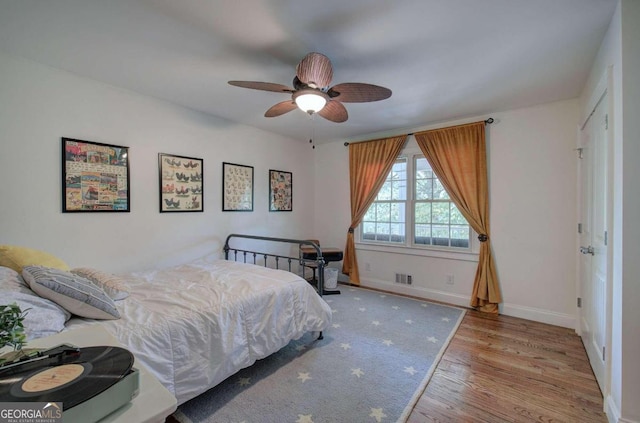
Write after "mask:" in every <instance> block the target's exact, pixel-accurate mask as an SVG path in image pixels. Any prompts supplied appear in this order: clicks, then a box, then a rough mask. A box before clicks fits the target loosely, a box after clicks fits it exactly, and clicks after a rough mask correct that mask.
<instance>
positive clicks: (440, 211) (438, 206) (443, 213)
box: [432, 203, 449, 224]
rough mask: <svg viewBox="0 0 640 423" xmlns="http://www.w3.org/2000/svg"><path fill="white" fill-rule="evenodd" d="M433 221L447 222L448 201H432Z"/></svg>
mask: <svg viewBox="0 0 640 423" xmlns="http://www.w3.org/2000/svg"><path fill="white" fill-rule="evenodd" d="M432 216H433V222H434V223H446V224H449V203H433V215H432Z"/></svg>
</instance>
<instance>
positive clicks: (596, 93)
mask: <svg viewBox="0 0 640 423" xmlns="http://www.w3.org/2000/svg"><path fill="white" fill-rule="evenodd" d="M613 93H614V91H613V66H608V67H607V69H606V71H605V72H604V74H603V75H602V76H601V77H600V80H599V81H598V84H597V85H596V87H595V88H594V90H593V91H592V92H591V93H590V96H589V102H588V103H587V104H586V108H585V109H584V110H582V111H581V113H583V115H582V116H581V120H580V124H579V125H578V128H577V129H578V131H577V132H578V133H577V137H576V145H577V150H578V152H579V151H580V148H581V133H582V130H583V128H584V127H585V126H586V125H587V123H588V121H589V119H590V118H591V115H592V114H593V112H594V111H595V109H596V107H597V105H598V103H599V102H600V99H601V98H602V97H603V96H604V95H605V94H606V95H607V105H606V107H607V109H606V113H607V115H608V122H609V126H608V130H607V133H606V140H607V141H606V142H607V158H606V160H607V166H606V169H607V186H606V192H607V193H608V195H607V196H606V198H605V207H606V215H607V222H606V223H607V236H608V239H607V257H606V261H607V276H606V287H605V290H606V295H607V302H606V304H605V316H604V318H605V348H606V354H605V360H604V361H605V363H604V366H605V368H604V373H605V374H604V383H603V386H601V387H600V388H601V390H602V395H603V398H604V399H605V401H603V402H604V403H605V404H606V398H607V397H608V396H609V394H610V392H611V363H612V360H611V357H612V327H613V308H612V307H613V248H612V247H613V195H612V193H613V188H614V184H613V169H614V163H613V152H614V150H613V141H614V136H613V129H614V128H613V125H612V123H613V122H614V119H613V110H614V107H613V106H614V99H613ZM577 168H578V170H577V173H578V177H577V181H576V183H577V194H578V195H577V203H576V211H577V215H576V217H577V222H580V218H581V206H582V186H581V183H582V179H581V177H582V175H581V171H580V166H578V167H577ZM579 247H580V234H579V233H578V231H577V230H576V271H577V273H576V276H577V277H576V297H577V298H581V296H582V280H583V278H582V268H581V266H580V260H581V257H580V256H581V253H580V252H579ZM581 319H582V311H581V309H580V308H579V307H578V306H577V304H576V328H575V330H576V333H577V334H578V335H582V333H581V332H582V330H581Z"/></svg>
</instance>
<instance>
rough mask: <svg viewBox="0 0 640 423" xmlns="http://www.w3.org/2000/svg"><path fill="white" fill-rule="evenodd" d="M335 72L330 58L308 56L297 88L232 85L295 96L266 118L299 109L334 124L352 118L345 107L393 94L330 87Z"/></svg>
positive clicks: (368, 87) (356, 85) (352, 85)
mask: <svg viewBox="0 0 640 423" xmlns="http://www.w3.org/2000/svg"><path fill="white" fill-rule="evenodd" d="M332 78H333V68H332V66H331V61H330V60H329V58H328V57H327V56H325V55H324V54H320V53H309V54H307V55H306V56H305V57H304V58H303V59H302V60H301V61H300V63H298V66H296V76H295V77H294V78H293V88H290V87H287V86H286V85H281V84H276V83H272V82H257V81H229V84H231V85H234V86H236V87H242V88H251V89H254V90H262V91H272V92H277V93H287V94H291V100H286V101H281V102H280V103H277V104H275V105H273V106H271V108H269V110H267V111H266V113H265V114H264V115H265V117H276V116H280V115H283V114H285V113H288V112H290V111H292V110H294V109H295V108H296V107H298V108H300V109H301V110H302V111H304V112H307V113H309V114H310V115H312V114H314V113H317V114H319V115H320V116H322V117H323V118H325V119H327V120H330V121H332V122H345V121H346V120H347V119H348V118H349V115H348V114H347V109H346V108H345V107H344V105H343V104H342V103H367V102H370V101H379V100H384V99H386V98H389V97H391V90H390V89H388V88H385V87H380V86H378V85H373V84H363V83H360V82H347V83H343V84H338V85H334V86H333V87H329V84H330V83H331V79H332Z"/></svg>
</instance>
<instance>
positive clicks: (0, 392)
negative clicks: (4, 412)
mask: <svg viewBox="0 0 640 423" xmlns="http://www.w3.org/2000/svg"><path fill="white" fill-rule="evenodd" d="M133 362H134V358H133V355H132V354H131V353H130V352H129V351H128V350H126V349H124V348H120V347H115V346H92V347H85V348H77V347H74V346H72V345H68V344H64V345H59V346H57V347H55V348H51V349H48V350H45V351H41V352H40V353H38V354H37V355H36V356H34V357H30V358H28V359H26V360H22V361H18V362H15V363H11V364H5V365H3V366H2V367H0V402H12V403H15V402H54V403H58V402H59V403H62V409H63V413H62V417H63V420H64V422H65V423H69V422H83V423H84V422H96V421H98V420H100V419H102V418H103V417H105V416H107V415H108V414H111V413H112V412H114V411H115V410H117V409H119V408H121V407H123V406H125V405H126V404H127V403H129V402H130V401H131V400H132V399H133V398H134V397H135V396H136V395H137V393H138V391H139V384H140V382H139V379H140V376H139V371H138V370H137V369H135V368H134V367H133Z"/></svg>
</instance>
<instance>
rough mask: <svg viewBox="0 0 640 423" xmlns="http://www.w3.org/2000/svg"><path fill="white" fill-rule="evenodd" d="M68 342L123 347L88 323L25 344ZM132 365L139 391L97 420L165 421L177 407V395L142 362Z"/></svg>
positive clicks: (122, 422)
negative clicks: (136, 370) (138, 374)
mask: <svg viewBox="0 0 640 423" xmlns="http://www.w3.org/2000/svg"><path fill="white" fill-rule="evenodd" d="M64 343H69V344H73V345H75V346H78V347H91V346H98V345H111V346H115V347H124V346H123V345H122V344H120V343H119V342H118V340H117V339H116V338H115V337H113V335H111V334H110V333H109V332H107V331H106V330H105V329H103V328H102V326H100V325H91V326H87V327H82V328H78V329H72V330H68V331H66V332H61V333H58V334H56V335H53V336H48V337H46V338H40V339H36V340H33V341H29V342H28V343H27V346H26V348H51V347H55V346H56V345H60V344H64ZM134 367H135V368H137V369H138V370H139V371H140V392H139V393H138V395H137V396H136V397H135V398H134V399H133V401H131V402H130V403H129V404H127V405H125V406H124V407H122V408H119V409H118V410H116V411H114V412H113V413H111V414H109V415H108V416H107V417H105V418H104V419H102V420H100V423H111V422H114V423H115V422H118V423H146V422H164V421H165V419H166V417H167V416H169V415H170V414H172V413H173V412H174V411H175V410H176V407H177V400H176V398H175V397H174V396H173V395H172V394H171V392H169V391H168V390H167V388H165V387H164V386H162V384H161V383H160V382H158V379H156V377H155V376H154V375H152V374H151V373H150V372H149V371H148V370H147V369H146V368H145V367H144V365H143V364H142V363H140V362H139V361H137V360H135V362H134Z"/></svg>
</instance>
